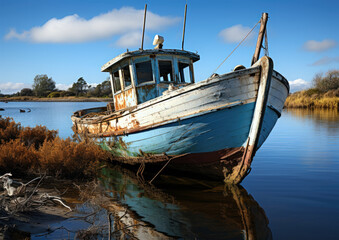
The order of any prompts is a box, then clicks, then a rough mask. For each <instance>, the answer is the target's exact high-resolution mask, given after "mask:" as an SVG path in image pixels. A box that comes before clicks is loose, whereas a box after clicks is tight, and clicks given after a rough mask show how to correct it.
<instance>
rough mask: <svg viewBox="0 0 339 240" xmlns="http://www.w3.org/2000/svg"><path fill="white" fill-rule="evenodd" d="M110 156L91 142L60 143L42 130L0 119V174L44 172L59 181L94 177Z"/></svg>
mask: <svg viewBox="0 0 339 240" xmlns="http://www.w3.org/2000/svg"><path fill="white" fill-rule="evenodd" d="M110 157H111V155H110V154H109V153H108V152H106V151H104V150H102V149H101V148H100V147H99V146H98V145H96V144H95V143H94V142H90V141H87V142H80V143H76V142H73V141H72V140H71V139H69V138H67V139H61V138H59V137H58V136H57V131H54V130H48V129H47V128H46V127H44V126H36V127H34V128H30V127H22V126H21V124H20V123H15V122H14V121H13V119H11V118H2V117H0V171H1V172H12V173H15V174H16V175H21V176H25V175H29V174H34V173H39V172H46V173H47V174H48V175H51V176H58V177H63V178H70V179H72V178H87V177H92V176H95V175H96V173H97V172H98V169H99V168H100V165H101V164H102V162H103V161H106V160H108V159H110Z"/></svg>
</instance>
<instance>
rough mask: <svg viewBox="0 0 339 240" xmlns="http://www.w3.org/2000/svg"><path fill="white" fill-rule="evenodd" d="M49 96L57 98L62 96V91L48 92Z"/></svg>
mask: <svg viewBox="0 0 339 240" xmlns="http://www.w3.org/2000/svg"><path fill="white" fill-rule="evenodd" d="M47 97H48V98H57V97H60V92H51V93H50V94H48V96H47Z"/></svg>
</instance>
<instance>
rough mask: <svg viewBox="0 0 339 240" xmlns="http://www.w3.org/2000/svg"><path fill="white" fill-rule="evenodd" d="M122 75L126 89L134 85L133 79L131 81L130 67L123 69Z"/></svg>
mask: <svg viewBox="0 0 339 240" xmlns="http://www.w3.org/2000/svg"><path fill="white" fill-rule="evenodd" d="M121 70H122V74H123V76H124V82H125V88H126V87H128V86H131V85H132V79H131V74H130V71H129V65H127V66H125V67H123V68H122V69H121Z"/></svg>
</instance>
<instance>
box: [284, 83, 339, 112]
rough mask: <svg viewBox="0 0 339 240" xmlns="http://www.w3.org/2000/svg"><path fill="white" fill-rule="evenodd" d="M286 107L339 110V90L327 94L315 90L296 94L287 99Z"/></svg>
mask: <svg viewBox="0 0 339 240" xmlns="http://www.w3.org/2000/svg"><path fill="white" fill-rule="evenodd" d="M285 107H286V108H327V109H339V89H337V90H330V91H328V92H326V93H321V92H319V91H318V90H317V89H313V88H311V89H308V90H305V91H300V92H296V93H293V94H291V95H290V96H288V97H287V99H286V102H285Z"/></svg>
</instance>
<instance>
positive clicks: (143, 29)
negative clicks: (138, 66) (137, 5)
mask: <svg viewBox="0 0 339 240" xmlns="http://www.w3.org/2000/svg"><path fill="white" fill-rule="evenodd" d="M146 12H147V4H145V13H144V26H143V27H142V39H141V48H140V49H141V50H144V36H145V25H146Z"/></svg>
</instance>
